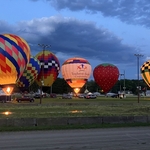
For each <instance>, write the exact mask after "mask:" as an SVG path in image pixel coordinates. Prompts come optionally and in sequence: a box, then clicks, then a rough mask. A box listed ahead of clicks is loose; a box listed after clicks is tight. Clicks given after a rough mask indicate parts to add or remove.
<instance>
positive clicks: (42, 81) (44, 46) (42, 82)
mask: <svg viewBox="0 0 150 150" xmlns="http://www.w3.org/2000/svg"><path fill="white" fill-rule="evenodd" d="M38 46H40V47H42V48H43V58H42V59H43V60H42V61H40V63H41V71H42V79H41V88H40V89H41V91H40V92H41V96H40V104H42V88H43V86H44V55H45V49H46V48H47V47H50V46H51V45H45V44H38Z"/></svg>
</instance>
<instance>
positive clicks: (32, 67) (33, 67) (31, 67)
mask: <svg viewBox="0 0 150 150" xmlns="http://www.w3.org/2000/svg"><path fill="white" fill-rule="evenodd" d="M40 69H41V66H40V62H39V60H38V59H37V58H35V57H31V58H30V61H29V63H28V64H27V67H26V69H25V70H24V72H23V75H22V76H21V78H20V79H19V80H18V81H17V86H18V87H19V88H20V89H24V88H28V87H29V86H30V85H31V84H32V83H33V82H34V81H35V79H37V77H38V74H39V73H40Z"/></svg>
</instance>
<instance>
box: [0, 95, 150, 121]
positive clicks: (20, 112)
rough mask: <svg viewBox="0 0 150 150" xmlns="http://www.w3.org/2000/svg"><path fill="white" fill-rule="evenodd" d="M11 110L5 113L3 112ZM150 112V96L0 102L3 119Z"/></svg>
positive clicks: (135, 114) (0, 113)
mask: <svg viewBox="0 0 150 150" xmlns="http://www.w3.org/2000/svg"><path fill="white" fill-rule="evenodd" d="M6 111H9V112H12V114H10V115H4V114H3V112H6ZM149 114H150V98H144V97H142V98H140V102H139V103H138V101H137V97H127V98H125V99H119V98H107V97H98V98H97V99H79V98H74V99H66V100H65V99H61V98H43V99H42V104H40V100H39V99H35V102H34V103H30V102H21V103H17V102H16V101H12V102H9V103H0V118H47V117H94V116H139V115H149Z"/></svg>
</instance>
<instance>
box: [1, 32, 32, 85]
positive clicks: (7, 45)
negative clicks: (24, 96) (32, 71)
mask: <svg viewBox="0 0 150 150" xmlns="http://www.w3.org/2000/svg"><path fill="white" fill-rule="evenodd" d="M29 60H30V47H29V45H28V44H27V42H26V41H25V40H24V39H23V38H21V37H19V36H17V35H13V34H1V35H0V85H8V84H16V81H17V80H18V79H19V78H20V77H21V75H22V74H23V72H24V70H25V68H26V65H27V63H28V62H29Z"/></svg>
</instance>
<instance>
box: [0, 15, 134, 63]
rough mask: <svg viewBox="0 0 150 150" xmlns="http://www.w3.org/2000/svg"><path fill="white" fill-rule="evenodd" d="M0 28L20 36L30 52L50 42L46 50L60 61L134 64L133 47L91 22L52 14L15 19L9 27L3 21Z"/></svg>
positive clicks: (36, 50)
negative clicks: (74, 59) (81, 60)
mask: <svg viewBox="0 0 150 150" xmlns="http://www.w3.org/2000/svg"><path fill="white" fill-rule="evenodd" d="M0 30H1V32H2V31H8V32H9V33H14V34H17V35H19V36H21V37H23V38H24V39H25V40H26V41H27V42H28V43H29V45H30V47H31V52H32V55H36V54H37V53H38V52H39V51H41V47H39V46H38V44H50V45H51V48H49V49H50V50H51V51H52V52H53V53H55V54H57V53H58V54H59V56H60V54H62V55H63V57H62V58H61V59H62V60H63V59H65V58H66V57H67V56H68V58H69V56H74V57H76V56H78V57H83V58H86V59H90V60H97V61H99V62H108V63H113V64H125V63H126V65H132V64H135V61H133V57H134V53H136V51H135V48H134V47H130V46H129V45H125V44H122V40H121V39H119V38H118V37H117V36H115V35H114V34H113V33H111V32H109V31H108V30H107V29H104V28H98V27H97V26H96V24H94V23H93V22H89V21H80V20H77V19H74V18H65V17H61V16H52V17H49V18H41V19H34V20H31V21H23V22H19V23H18V24H17V25H16V26H12V27H10V25H8V24H7V23H5V22H3V23H1V24H0ZM64 56H65V57H64ZM134 60H135V59H134Z"/></svg>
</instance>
